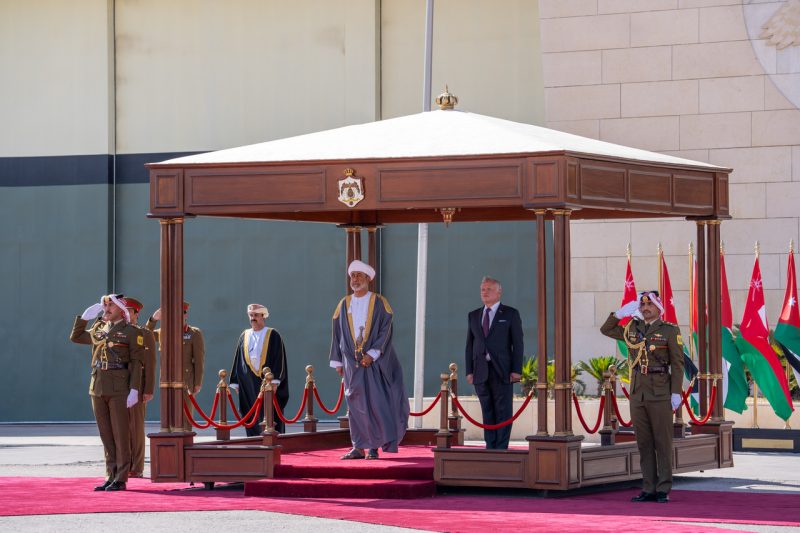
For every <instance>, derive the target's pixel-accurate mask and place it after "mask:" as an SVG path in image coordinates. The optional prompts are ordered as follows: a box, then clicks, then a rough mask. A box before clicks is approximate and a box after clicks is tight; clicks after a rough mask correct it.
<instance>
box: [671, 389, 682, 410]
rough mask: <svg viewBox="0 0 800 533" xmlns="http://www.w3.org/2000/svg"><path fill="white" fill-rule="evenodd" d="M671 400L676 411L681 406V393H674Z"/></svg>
mask: <svg viewBox="0 0 800 533" xmlns="http://www.w3.org/2000/svg"><path fill="white" fill-rule="evenodd" d="M669 401H670V403H671V404H672V410H673V411H675V410H676V409H677V408H678V407H680V406H681V395H680V394H674V393H673V395H672V396H670V397H669Z"/></svg>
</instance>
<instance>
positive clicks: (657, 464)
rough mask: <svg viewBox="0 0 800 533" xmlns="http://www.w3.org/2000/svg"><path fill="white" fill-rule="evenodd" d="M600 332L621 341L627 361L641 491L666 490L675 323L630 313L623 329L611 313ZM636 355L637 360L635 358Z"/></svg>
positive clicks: (679, 364) (678, 354) (679, 371)
mask: <svg viewBox="0 0 800 533" xmlns="http://www.w3.org/2000/svg"><path fill="white" fill-rule="evenodd" d="M600 331H601V332H602V333H603V334H604V335H606V336H608V337H611V338H613V339H618V340H626V337H627V344H628V346H631V345H637V344H640V343H643V344H642V346H641V348H642V349H638V348H629V354H628V362H629V364H630V365H632V373H631V391H630V396H631V399H630V407H631V419H632V420H633V430H634V432H635V434H636V444H637V445H638V447H639V463H640V466H641V470H642V491H644V492H647V493H651V494H652V493H656V492H663V493H669V491H670V490H671V489H672V459H673V457H672V455H673V450H672V432H673V426H672V420H673V417H672V405H671V403H670V396H671V395H672V394H681V386H682V384H683V346H682V340H681V331H680V329H679V328H678V326H676V325H675V324H670V323H669V322H664V321H662V320H655V321H654V322H652V323H651V324H649V325H648V324H647V323H646V322H645V321H644V320H641V319H637V318H634V319H633V320H631V322H630V323H629V326H628V328H627V332H626V330H625V328H623V327H622V326H620V325H619V319H617V317H616V316H614V314H613V313H612V314H611V316H609V317H608V319H607V320H606V322H605V323H604V324H603V325H602V327H601V328H600ZM637 359H638V360H637Z"/></svg>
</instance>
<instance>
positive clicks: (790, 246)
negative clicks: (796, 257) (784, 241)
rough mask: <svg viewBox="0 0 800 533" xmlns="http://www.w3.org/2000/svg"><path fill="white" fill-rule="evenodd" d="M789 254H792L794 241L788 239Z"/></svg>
mask: <svg viewBox="0 0 800 533" xmlns="http://www.w3.org/2000/svg"><path fill="white" fill-rule="evenodd" d="M789 253H790V254H793V253H794V239H789Z"/></svg>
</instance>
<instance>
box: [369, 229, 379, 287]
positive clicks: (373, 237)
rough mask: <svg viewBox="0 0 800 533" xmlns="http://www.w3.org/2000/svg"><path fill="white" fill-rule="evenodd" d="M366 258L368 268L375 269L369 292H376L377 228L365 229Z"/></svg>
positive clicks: (377, 274)
mask: <svg viewBox="0 0 800 533" xmlns="http://www.w3.org/2000/svg"><path fill="white" fill-rule="evenodd" d="M367 257H368V261H367V262H368V263H369V266H371V267H372V268H374V269H375V278H374V279H373V280H372V281H370V282H369V290H371V291H372V292H378V287H379V286H380V285H378V276H379V274H380V269H379V268H378V226H369V227H367Z"/></svg>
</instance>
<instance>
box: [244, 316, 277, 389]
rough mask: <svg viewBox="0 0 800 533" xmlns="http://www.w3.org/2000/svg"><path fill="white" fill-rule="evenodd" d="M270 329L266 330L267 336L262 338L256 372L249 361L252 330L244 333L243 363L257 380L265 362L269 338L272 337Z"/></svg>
mask: <svg viewBox="0 0 800 533" xmlns="http://www.w3.org/2000/svg"><path fill="white" fill-rule="evenodd" d="M272 329H273V328H267V335H266V337H264V344H262V345H261V357H260V358H259V367H258V370H256V369H255V368H253V362H252V361H251V360H250V338H251V336H252V333H253V328H250V329H246V330H245V331H244V350H245V353H244V361H245V363H247V366H248V367H250V372H252V373H253V374H255V375H256V376H257V377H259V378H260V377H261V369H262V368H264V363H266V362H267V345H268V344H269V338H270V337H271V336H272Z"/></svg>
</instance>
